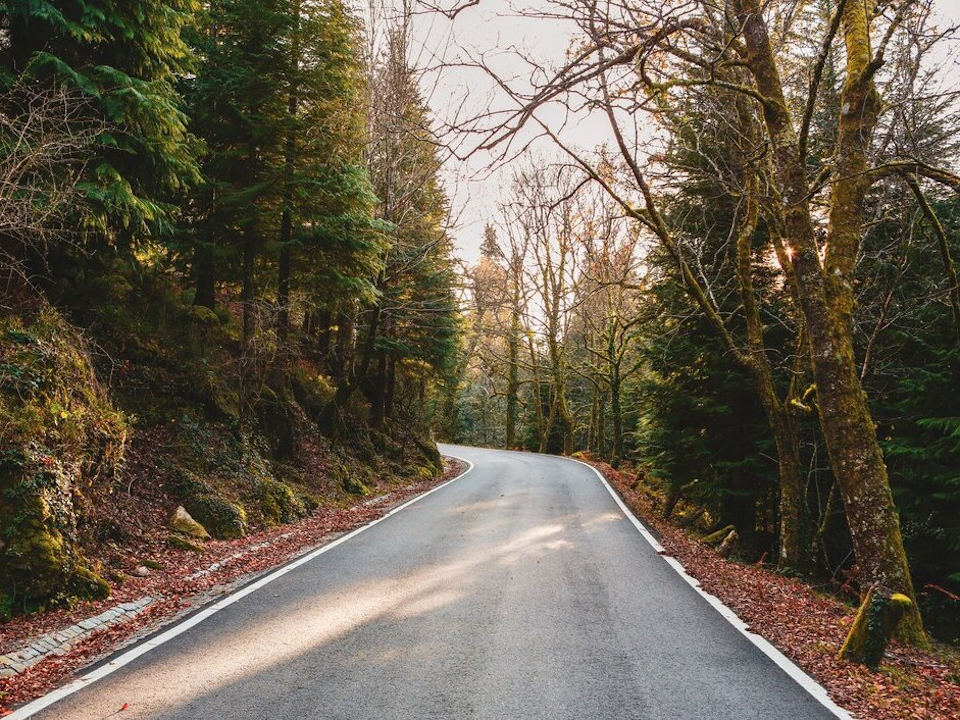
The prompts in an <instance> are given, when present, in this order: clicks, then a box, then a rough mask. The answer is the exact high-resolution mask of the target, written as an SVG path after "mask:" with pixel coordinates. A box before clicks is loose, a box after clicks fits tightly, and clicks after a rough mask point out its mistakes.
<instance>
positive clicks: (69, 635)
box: [0, 595, 158, 678]
mask: <svg viewBox="0 0 960 720" xmlns="http://www.w3.org/2000/svg"><path fill="white" fill-rule="evenodd" d="M157 599H158V598H156V597H153V596H151V595H145V596H144V597H142V598H140V599H139V600H134V601H132V602H125V603H120V604H119V605H115V606H114V607H112V608H109V609H107V610H104V611H103V612H102V613H100V614H99V615H95V616H93V617H89V618H87V619H86V620H81V621H80V622H78V623H76V624H74V625H70V626H69V627H65V628H61V629H60V630H56V631H54V632H50V633H47V634H46V635H41V636H39V637H36V638H33V639H31V640H29V641H27V643H26V644H25V645H24V646H23V647H21V648H20V649H19V650H15V651H13V652H9V653H7V654H6V655H0V678H4V677H11V676H13V675H19V674H20V673H22V672H23V671H24V670H26V669H27V668H28V667H30V666H31V665H35V664H36V663H38V662H40V661H41V660H43V659H44V658H46V657H49V656H50V655H65V654H66V653H67V652H69V651H70V649H71V648H72V647H73V645H74V644H75V643H77V642H79V641H81V640H85V639H86V638H88V637H90V636H91V635H93V634H94V633H96V632H98V631H100V630H103V629H105V628H108V627H113V626H114V625H119V624H121V623H124V622H127V621H128V620H132V619H133V618H135V617H136V616H137V615H139V614H140V613H142V612H143V611H144V609H145V608H146V607H147V606H148V605H150V604H152V603H153V602H155V601H156V600H157Z"/></svg>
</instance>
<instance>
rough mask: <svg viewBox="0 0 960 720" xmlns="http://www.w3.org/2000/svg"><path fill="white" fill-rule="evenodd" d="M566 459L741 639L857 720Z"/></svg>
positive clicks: (844, 719)
mask: <svg viewBox="0 0 960 720" xmlns="http://www.w3.org/2000/svg"><path fill="white" fill-rule="evenodd" d="M566 459H567V460H573V462H575V463H579V464H580V465H583V466H584V467H588V468H590V469H591V470H593V472H594V473H595V474H596V476H597V477H598V478H600V482H602V483H603V486H604V487H605V488H606V489H607V492H609V493H610V495H611V496H612V497H613V499H614V501H615V502H616V503H617V505H618V506H619V507H620V510H622V511H623V514H624V515H626V516H627V519H628V520H629V521H630V522H631V523H633V526H634V527H635V528H636V529H637V531H638V532H639V533H640V534H641V535H642V536H643V539H644V540H646V541H647V542H648V543H650V546H651V547H653V549H654V550H656V552H657V554H659V555H660V557H662V558H663V559H664V560H665V561H666V562H667V564H668V565H669V566H670V567H672V568H673V569H674V570H675V571H676V572H677V574H678V575H679V576H680V577H682V578H683V579H684V580H685V581H686V583H687V584H688V585H689V586H690V587H692V588H693V589H694V590H695V591H696V592H697V593H698V594H699V595H700V596H701V597H702V598H703V599H704V600H706V601H707V602H708V603H710V605H711V606H712V607H713V609H714V610H716V611H717V612H718V613H720V615H722V616H723V618H724V619H725V620H726V621H727V622H729V623H730V624H731V625H733V626H734V627H735V628H736V629H737V630H738V631H739V632H740V634H741V635H743V636H744V637H745V638H747V640H749V641H750V642H751V643H753V644H754V645H755V646H756V647H757V649H758V650H760V652H762V653H763V654H764V655H766V656H767V657H768V658H770V659H771V660H772V661H773V662H774V663H775V664H776V665H777V667H779V668H780V669H781V670H783V671H784V672H785V673H786V674H787V675H789V676H790V677H791V678H793V680H794V681H795V682H796V683H797V684H798V685H800V687H802V688H803V689H804V690H806V691H807V692H808V693H810V694H811V695H812V696H813V697H814V699H816V700H817V701H818V702H819V703H820V704H821V705H823V706H824V707H825V708H826V709H827V710H829V711H830V712H831V713H833V714H834V715H835V716H836V717H837V718H840V720H854V719H853V716H852V715H851V714H850V713H849V712H847V711H846V710H844V709H843V708H842V707H840V706H839V705H837V704H836V703H835V702H834V701H833V699H832V698H831V697H830V694H829V693H828V692H827V690H826V688H824V687H823V685H821V684H820V683H818V682H817V681H816V680H814V679H813V678H812V677H810V676H809V675H808V674H807V673H805V672H804V671H803V670H802V669H801V668H800V667H799V666H798V665H796V664H795V663H794V662H793V661H792V660H790V658H788V657H787V656H786V655H784V654H783V653H782V652H780V651H779V650H778V649H777V648H776V647H775V646H774V645H773V644H772V643H771V642H770V641H769V640H767V639H766V638H764V637H761V636H760V635H757V634H756V633H753V632H751V631H750V630H748V629H747V628H748V627H749V626H748V625H747V624H746V623H745V622H744V621H743V620H741V619H740V617H739V616H738V615H737V614H736V613H735V612H734V611H733V610H731V609H730V608H729V607H727V606H726V605H725V604H724V603H723V602H722V601H721V600H720V598H718V597H717V596H715V595H711V594H710V593H708V592H707V591H706V590H704V589H703V588H702V587H700V582H699V581H698V580H697V579H696V578H695V577H693V576H692V575H690V574H689V573H688V572H687V569H686V568H685V567H684V566H683V565H681V564H680V561H679V560H677V559H676V558H675V557H671V556H669V555H666V554H665V553H666V550H664V548H663V546H662V545H661V544H660V543H659V542H657V539H656V538H655V537H654V536H653V534H652V533H651V532H650V531H649V530H647V528H646V527H645V526H644V524H643V523H642V522H640V520H638V519H637V516H636V515H634V514H633V511H631V510H630V508H628V507H627V505H626V503H624V502H623V499H622V498H621V497H620V495H618V494H617V491H616V490H614V489H613V488H612V487H611V486H610V483H609V482H607V479H606V478H605V477H604V476H603V473H602V472H600V471H599V470H597V469H596V468H595V467H594V466H593V465H590V464H589V463H585V462H583V461H582V460H577V459H576V458H566Z"/></svg>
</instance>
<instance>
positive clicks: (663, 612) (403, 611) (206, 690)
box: [34, 447, 834, 720]
mask: <svg viewBox="0 0 960 720" xmlns="http://www.w3.org/2000/svg"><path fill="white" fill-rule="evenodd" d="M443 450H444V452H448V453H450V454H454V455H458V456H460V457H464V458H467V459H469V460H470V461H472V462H473V463H475V468H474V469H473V471H472V472H470V473H469V474H467V475H466V476H465V477H463V478H462V479H460V480H457V481H456V482H454V483H452V484H450V485H448V486H446V487H444V488H442V489H440V490H438V491H437V492H435V493H433V494H432V495H430V496H428V497H426V498H424V499H423V500H422V501H420V502H418V503H416V504H414V505H411V506H410V507H408V508H405V509H403V510H402V511H400V512H398V513H397V514H395V515H393V516H391V517H389V518H388V519H386V520H384V521H383V522H381V523H379V524H377V525H375V526H374V527H371V528H370V529H369V530H367V531H365V532H362V533H360V534H359V535H357V536H355V537H353V538H350V539H349V540H347V541H346V542H344V543H343V544H341V545H339V546H338V547H336V548H333V549H332V550H330V551H329V552H327V553H325V554H323V555H320V556H319V557H317V558H315V559H313V560H311V561H310V562H309V563H306V564H304V565H303V566H301V567H299V568H297V569H295V570H292V571H291V572H289V573H287V574H286V575H283V576H282V577H280V578H278V579H277V580H276V581H274V582H272V583H270V584H267V585H265V586H264V587H262V588H260V589H258V590H256V591H255V592H252V593H251V594H249V595H248V596H246V597H244V598H243V599H241V600H239V601H238V602H236V603H235V604H233V605H230V606H229V607H227V608H225V609H223V610H221V611H220V612H218V613H216V614H214V615H212V616H211V617H209V618H208V619H206V620H205V621H204V622H202V623H200V624H198V625H196V626H195V627H192V628H191V629H189V630H187V631H186V632H184V633H182V634H180V635H179V636H177V637H175V638H173V639H172V640H170V641H169V642H166V643H164V644H162V645H160V646H158V647H156V648H154V649H153V650H151V651H150V652H148V653H145V654H144V655H142V656H140V657H139V658H137V659H136V660H134V661H133V662H131V663H129V664H128V665H126V666H124V667H123V668H121V669H120V670H118V671H117V672H115V673H113V674H111V675H109V676H107V677H105V678H104V679H102V680H100V681H98V682H96V683H94V684H91V685H89V686H87V687H86V688H84V689H83V690H81V691H79V692H77V693H75V694H73V695H71V696H69V697H67V698H65V699H63V700H61V701H59V702H58V703H56V704H54V705H53V706H51V707H49V708H48V709H46V710H44V711H42V712H41V713H40V714H38V715H35V716H34V717H37V718H44V719H47V720H53V719H54V718H56V719H57V720H73V719H78V720H79V719H81V718H84V719H86V718H106V717H114V718H118V719H119V720H132V719H133V718H150V719H159V718H164V719H170V720H203V719H209V720H232V719H234V718H244V719H249V718H270V719H271V720H274V719H277V718H311V719H321V718H323V719H326V718H409V719H410V720H421V719H424V718H484V719H491V720H494V719H500V718H551V719H552V718H576V719H577V720H586V719H588V718H710V719H712V720H715V719H719V718H738V719H740V718H771V719H772V718H789V719H790V720H800V719H804V718H831V717H834V716H833V715H832V714H831V713H830V712H828V711H827V710H826V709H825V708H824V707H823V706H822V705H820V704H819V703H818V702H817V701H816V700H815V699H814V698H813V697H812V696H811V695H810V694H809V693H807V691H806V690H804V689H803V688H802V687H801V686H800V685H798V684H797V683H796V682H795V681H794V680H792V679H791V678H790V677H789V676H788V675H787V674H786V673H785V672H784V671H783V670H781V669H780V668H778V667H777V666H776V665H775V664H774V663H773V662H772V661H771V660H770V659H769V658H768V657H767V656H766V655H764V654H763V653H762V652H760V651H759V650H758V649H757V648H756V647H755V646H754V645H753V644H751V643H750V642H749V641H748V640H747V639H746V638H745V637H744V636H743V635H742V634H741V633H739V632H738V631H737V630H736V629H735V628H734V627H733V626H731V625H730V624H729V623H728V622H727V621H726V620H725V619H723V618H722V617H721V616H720V614H719V613H718V612H717V611H716V610H715V609H714V608H712V607H711V606H710V605H709V604H708V603H707V601H706V600H705V599H704V598H703V597H701V596H700V595H698V594H697V593H696V592H695V591H694V590H693V589H692V588H691V587H690V586H689V585H687V584H686V583H685V582H684V580H683V579H682V578H681V577H680V576H679V575H678V574H677V573H676V572H675V571H674V570H673V569H672V568H670V567H669V565H668V564H667V563H666V562H665V561H664V560H663V558H661V557H659V556H658V555H657V554H656V552H655V551H654V550H653V549H652V548H651V546H650V545H649V544H648V543H647V542H646V541H645V540H644V539H643V538H642V536H641V535H640V534H639V533H638V532H637V529H636V528H635V527H634V526H633V525H632V524H631V522H630V521H629V520H628V519H627V518H626V516H625V515H624V514H623V513H622V512H621V511H620V509H619V508H618V507H617V505H616V504H615V502H614V500H613V498H612V497H611V496H610V494H609V493H608V492H607V490H606V489H605V488H604V487H603V485H602V484H601V482H600V481H599V479H598V478H597V476H596V475H595V474H594V473H593V472H592V471H591V470H590V469H589V468H587V467H584V466H582V465H578V464H576V463H574V462H571V461H569V460H564V459H560V458H553V457H547V456H538V455H529V454H521V453H507V452H500V451H491V450H477V449H472V448H454V447H443ZM124 703H126V704H127V705H128V707H127V709H126V710H124V711H122V712H118V711H119V709H120V708H121V706H122V705H123V704H124Z"/></svg>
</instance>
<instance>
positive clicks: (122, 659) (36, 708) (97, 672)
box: [4, 455, 474, 720]
mask: <svg viewBox="0 0 960 720" xmlns="http://www.w3.org/2000/svg"><path fill="white" fill-rule="evenodd" d="M446 457H449V458H453V459H454V460H459V461H460V462H464V463H466V464H467V466H468V467H467V469H466V470H464V471H463V472H462V473H460V474H459V475H457V476H456V477H452V478H450V479H449V480H447V481H445V482H442V483H441V484H439V485H437V486H436V487H434V488H430V489H429V490H427V491H426V492H424V493H422V494H420V495H417V496H416V497H414V498H411V499H410V500H408V501H407V502H405V503H403V504H402V505H398V506H397V507H395V508H393V509H392V510H390V512H388V513H386V514H385V515H382V516H380V517H378V518H377V519H376V520H371V521H370V522H368V523H367V524H366V525H361V526H360V527H358V528H355V529H354V530H351V531H350V532H348V533H347V534H346V535H341V536H340V537H338V538H337V539H336V540H333V541H331V542H329V543H327V544H326V545H322V546H321V547H318V548H317V549H316V550H312V551H310V552H309V553H307V554H306V555H303V556H301V557H299V558H297V559H296V560H293V561H292V562H289V563H287V564H286V565H283V566H282V567H280V568H277V569H276V570H274V571H272V572H270V573H268V574H267V575H265V576H263V577H262V578H260V579H259V580H256V581H254V582H252V583H250V584H249V585H245V586H243V587H242V588H240V589H239V590H237V591H235V592H233V593H230V594H229V595H227V596H226V597H223V598H221V599H220V600H218V601H217V602H215V603H213V604H212V605H209V606H207V607H205V608H203V609H202V610H200V611H199V612H197V613H196V614H194V615H190V616H189V617H187V618H186V619H185V620H183V621H181V622H179V623H176V624H175V625H173V626H172V627H170V628H168V629H167V630H164V631H163V632H161V633H160V634H159V635H156V636H155V637H152V638H149V639H147V640H144V641H142V642H139V643H137V644H136V645H134V646H133V647H132V648H130V649H129V650H127V651H126V652H123V653H121V654H120V655H119V656H118V657H116V658H114V659H113V660H110V661H109V662H106V663H104V664H103V665H100V666H99V667H97V668H95V669H93V670H91V671H90V672H88V673H87V674H86V675H83V676H81V677H79V678H77V679H76V680H74V681H73V682H71V683H68V684H67V685H64V686H63V687H60V688H57V689H56V690H52V691H51V692H49V693H47V694H46V695H41V696H40V697H38V698H37V699H35V700H31V701H30V702H28V703H27V704H26V705H23V706H21V707H19V708H18V709H16V710H14V711H13V712H12V713H11V714H9V715H6V716H4V720H26V718H29V717H33V716H34V715H36V714H37V713H38V712H40V711H42V710H46V709H47V708H48V707H50V706H51V705H54V704H55V703H58V702H60V701H61V700H63V699H64V698H67V697H69V696H70V695H73V694H74V693H75V692H77V691H79V690H82V689H83V688H85V687H87V686H89V685H92V684H93V683H95V682H97V681H98V680H102V679H103V678H105V677H107V676H108V675H111V674H112V673H114V672H116V671H117V670H119V669H120V668H122V667H124V666H125V665H128V664H129V663H131V662H133V661H134V660H136V659H137V658H138V657H140V656H141V655H146V654H147V653H148V652H150V651H151V650H153V649H154V648H156V647H159V646H160V645H163V644H164V643H166V642H168V641H169V640H173V638H175V637H177V636H178V635H181V634H183V633H185V632H186V631H187V630H190V629H191V628H193V627H196V626H197V625H199V624H200V623H202V622H203V621H204V620H206V619H207V618H209V617H211V616H212V615H216V614H217V613H218V612H220V611H221V610H223V609H224V608H227V607H229V606H230V605H233V604H234V603H236V602H238V601H240V600H242V599H243V598H245V597H246V596H247V595H250V594H251V593H254V592H256V591H257V590H259V589H260V588H262V587H264V586H265V585H269V584H270V583H272V582H273V581H274V580H276V579H278V578H280V577H282V576H284V575H286V574H287V573H288V572H290V571H291V570H296V569H297V568H298V567H300V566H301V565H306V564H307V563H308V562H310V561H311V560H314V559H315V558H317V557H319V556H320V555H323V554H324V553H326V552H329V551H330V550H333V549H334V548H335V547H337V546H339V545H342V544H343V543H345V542H346V541H347V540H349V539H350V538H352V537H355V536H357V535H359V534H360V533H362V532H363V531H365V530H369V529H370V528H372V527H373V526H374V525H377V524H378V523H381V522H383V521H384V520H386V519H387V518H389V517H391V516H393V515H396V514H397V513H398V512H400V511H401V510H403V509H404V508H408V507H410V506H411V505H413V504H414V503H417V502H420V501H421V500H423V499H424V498H425V497H427V496H428V495H432V494H433V493H435V492H437V490H440V489H441V488H445V487H446V486H447V485H450V484H451V483H454V482H456V481H457V480H459V479H460V478H462V477H465V476H466V475H468V474H469V473H470V472H471V471H472V470H473V468H474V464H473V463H472V462H470V461H469V460H467V459H466V458H462V457H457V456H455V455H447V456H446Z"/></svg>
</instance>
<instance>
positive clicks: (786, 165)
mask: <svg viewBox="0 0 960 720" xmlns="http://www.w3.org/2000/svg"><path fill="white" fill-rule="evenodd" d="M739 4H740V8H739V10H740V13H739V14H740V19H741V22H742V23H743V29H744V42H745V45H746V48H747V64H748V66H749V68H750V70H751V71H752V73H753V76H754V78H755V81H756V85H757V89H758V90H759V92H760V94H761V95H762V96H763V97H764V100H765V101H764V103H763V114H764V121H765V124H766V126H767V130H768V133H769V136H770V140H771V143H772V152H773V167H774V170H775V180H776V189H777V191H778V192H779V195H780V197H779V205H780V214H781V220H782V224H783V228H784V231H785V232H784V234H785V239H786V241H787V242H788V244H789V246H790V248H791V250H792V253H793V260H792V269H793V273H794V275H795V278H796V284H797V292H798V295H799V300H800V306H801V310H802V312H803V315H804V319H805V321H806V328H807V338H808V342H809V345H810V359H811V364H812V367H813V375H814V379H815V381H816V384H817V398H818V410H819V415H820V424H821V427H822V429H823V432H824V437H825V440H826V444H827V451H828V454H829V457H830V461H831V465H832V469H833V473H834V476H835V477H836V479H837V482H838V484H839V486H840V489H841V496H842V497H843V501H844V508H845V509H846V513H847V520H848V523H849V526H850V535H851V538H852V540H853V546H854V551H855V555H856V558H857V563H858V565H859V567H860V571H861V573H862V587H863V588H864V589H866V588H867V587H869V586H870V585H871V584H873V583H876V582H879V583H881V584H883V585H886V586H889V587H891V588H894V589H895V590H897V591H899V592H903V593H904V594H906V595H907V596H908V597H910V598H911V599H913V598H914V597H915V596H914V591H913V582H912V580H911V577H910V570H909V568H908V566H907V557H906V552H905V551H904V547H903V539H902V537H901V534H900V523H899V519H898V516H897V511H896V507H895V505H894V502H893V495H892V493H891V491H890V483H889V479H888V477H887V470H886V465H885V464H884V461H883V456H882V454H881V451H880V445H879V443H878V441H877V437H876V430H875V426H874V423H873V419H872V417H871V415H870V408H869V406H868V403H867V397H866V394H865V393H864V391H863V388H862V386H861V384H860V379H859V375H858V373H857V366H856V361H855V357H854V350H853V338H852V332H851V324H852V314H853V305H854V296H853V286H852V284H851V282H850V278H852V274H853V269H854V262H855V259H856V252H857V249H858V248H859V242H860V232H861V226H862V220H863V208H864V197H865V194H866V191H867V189H868V182H869V181H868V177H867V175H866V169H867V163H866V143H867V142H868V141H869V137H870V134H871V132H872V130H873V125H874V123H875V122H876V116H877V112H878V111H879V100H878V97H877V93H876V89H875V87H874V85H873V79H872V74H873V68H872V60H871V58H870V54H871V53H870V41H869V25H868V23H869V20H868V14H867V9H866V5H865V4H864V3H859V2H847V3H846V4H845V6H844V14H843V20H842V27H843V32H844V39H845V42H846V49H847V79H846V82H845V84H844V87H843V90H842V92H841V99H840V101H841V114H840V128H839V134H838V139H837V149H836V152H835V157H836V158H837V168H836V170H835V172H834V175H835V176H836V177H837V178H838V179H837V180H836V181H835V183H834V187H833V192H832V195H831V199H830V213H829V215H830V223H829V227H828V233H827V238H828V239H827V253H826V257H825V260H824V264H823V265H822V266H821V262H820V255H819V247H818V244H817V238H816V233H815V231H814V225H813V219H812V215H811V211H810V204H809V189H808V184H807V180H806V174H805V168H804V164H803V158H801V157H800V155H799V147H800V146H799V141H798V138H797V135H796V132H795V130H794V126H793V120H792V118H791V115H790V111H789V109H788V105H787V103H786V99H785V97H784V93H783V88H782V85H781V81H780V76H779V71H778V69H777V66H776V62H775V60H774V54H773V50H772V46H771V44H770V40H769V37H768V35H767V29H766V25H765V23H764V20H763V16H762V14H761V9H760V7H759V5H758V3H757V0H739ZM901 635H902V637H903V638H904V639H907V640H912V641H917V642H922V641H923V640H924V634H923V626H922V622H921V619H920V613H919V611H918V610H917V608H916V603H915V602H914V603H913V604H912V606H911V609H910V610H909V611H908V616H907V617H906V618H905V619H904V622H903V623H902V624H901Z"/></svg>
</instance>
